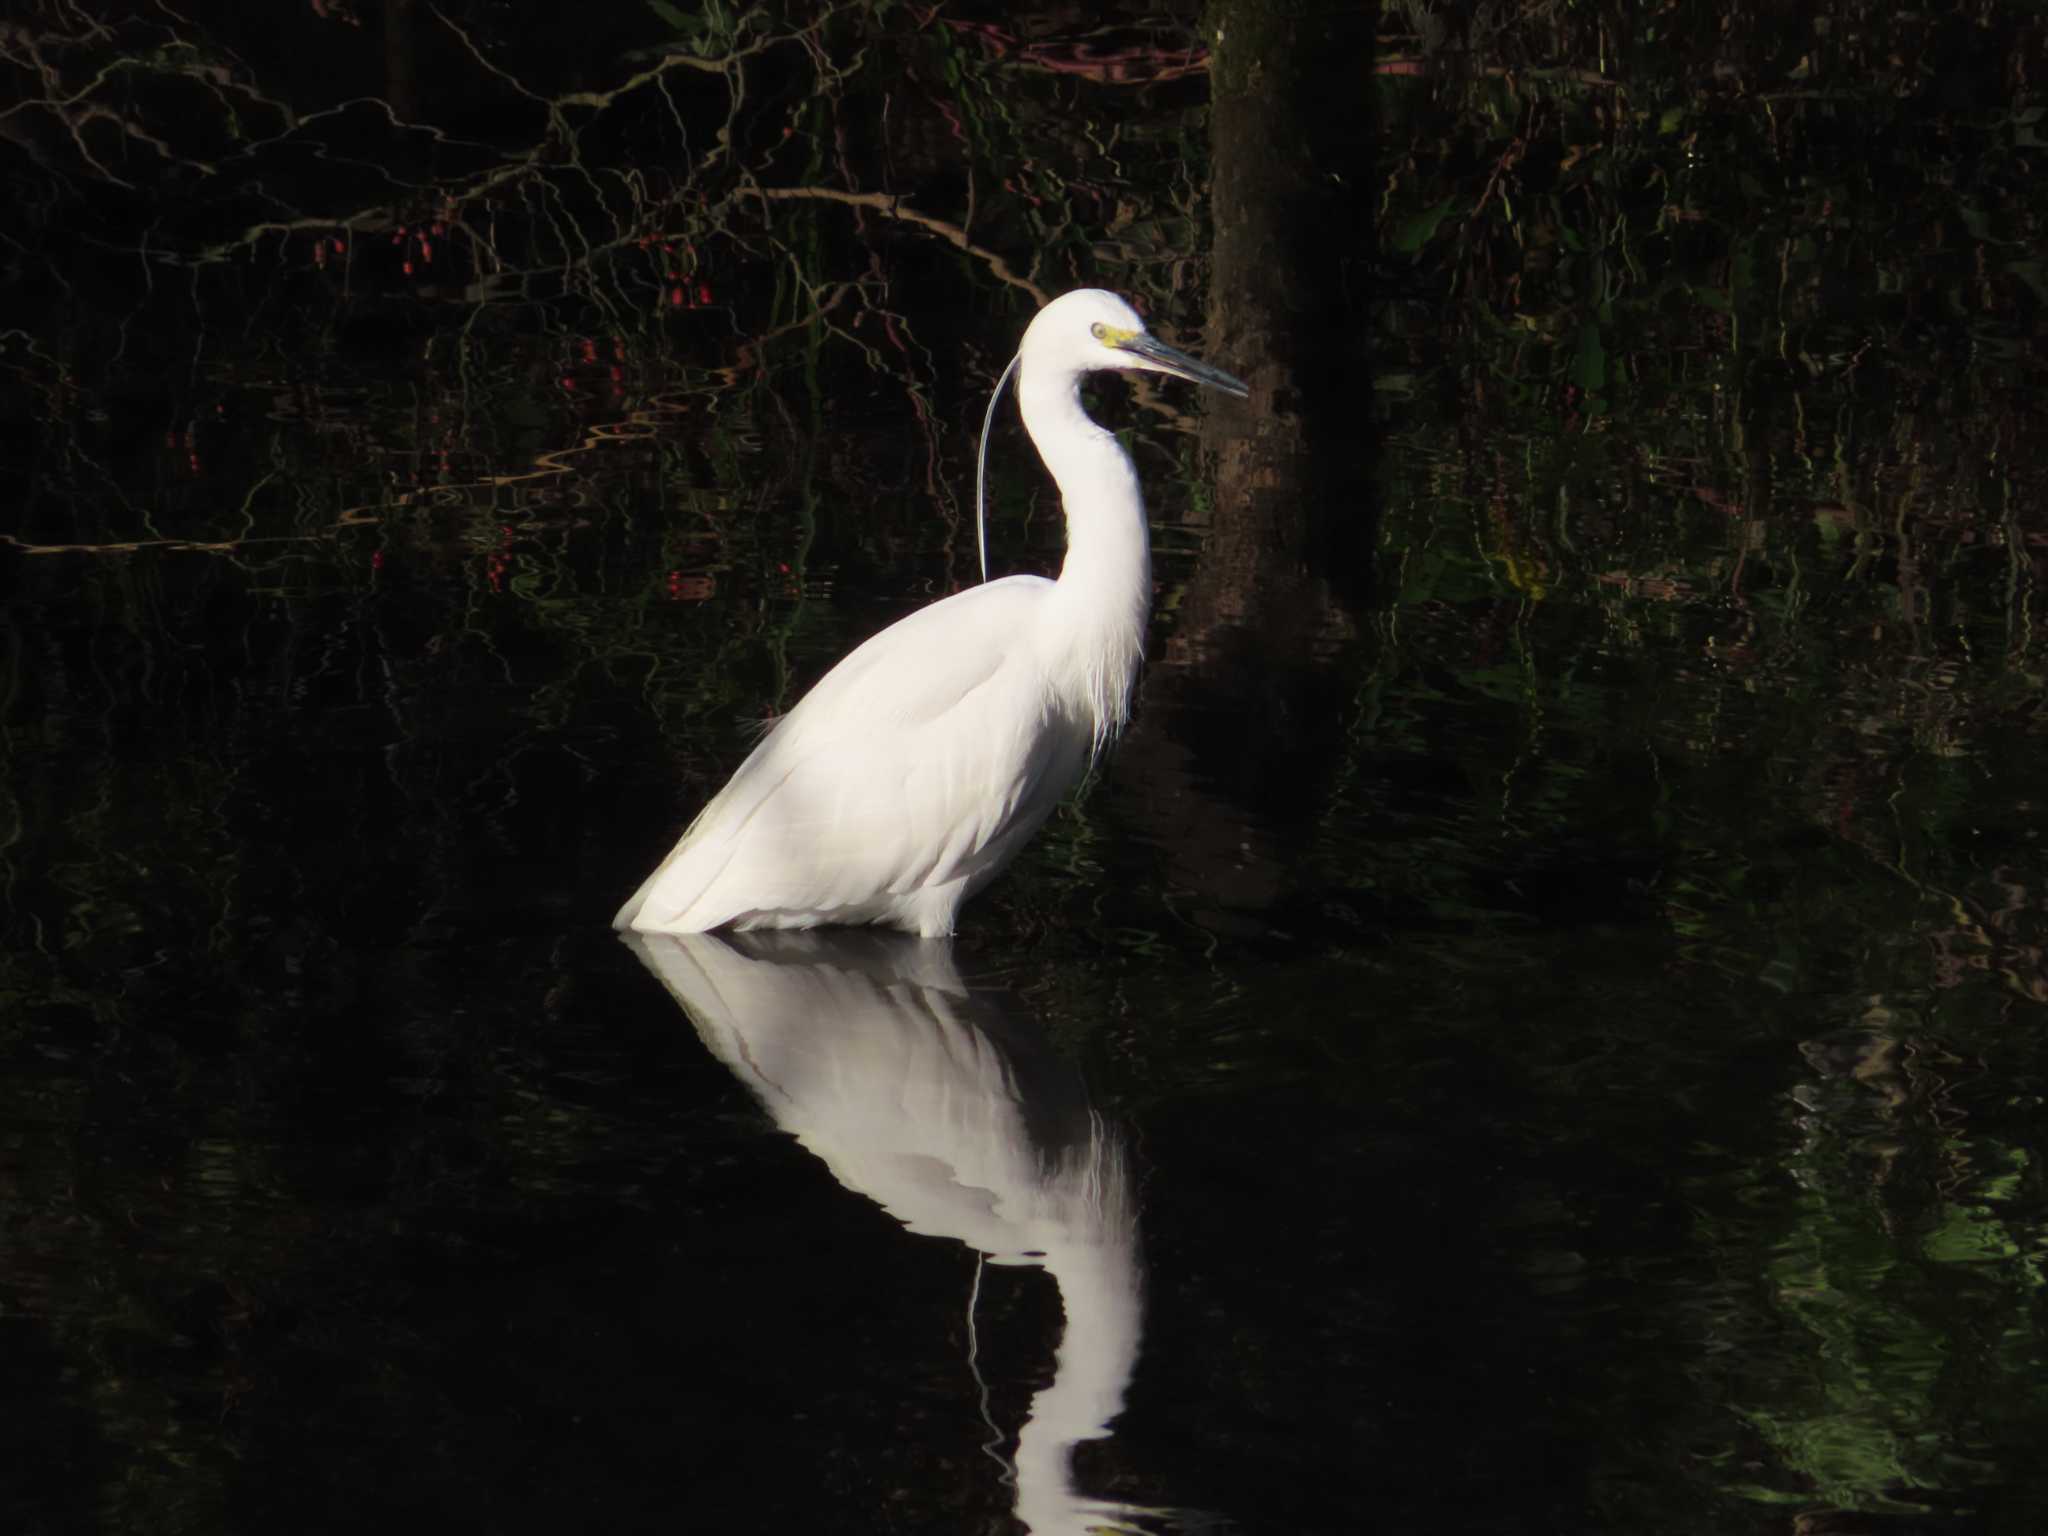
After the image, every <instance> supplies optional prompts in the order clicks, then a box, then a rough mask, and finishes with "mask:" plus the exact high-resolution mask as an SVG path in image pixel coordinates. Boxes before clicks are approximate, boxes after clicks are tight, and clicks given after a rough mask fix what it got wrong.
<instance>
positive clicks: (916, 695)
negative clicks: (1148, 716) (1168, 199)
mask: <svg viewBox="0 0 2048 1536" xmlns="http://www.w3.org/2000/svg"><path fill="white" fill-rule="evenodd" d="M1018 360H1019V371H1018V377H1017V397H1018V402H1019V405H1020V407H1021V409H1022V411H1023V415H1024V426H1025V429H1026V430H1027V431H1028V432H1029V433H1030V434H1031V440H1032V442H1033V443H1034V444H1035V445H1036V446H1037V448H1038V452H1039V456H1040V457H1041V458H1043V459H1044V460H1045V464H1046V468H1047V469H1049V470H1050V471H1051V472H1052V476H1053V479H1054V480H1055V481H1056V482H1057V483H1058V485H1059V488H1060V496H1061V499H1062V501H1063V503H1064V505H1065V508H1066V515H1067V556H1066V560H1065V563H1064V564H1063V565H1062V567H1061V570H1060V577H1059V580H1058V581H1047V580H1045V579H1043V578H1042V577H1037V576H1011V577H1006V578H1005V579H1003V580H1001V581H995V582H990V583H988V584H986V585H984V586H979V587H970V588H968V589H967V590H966V591H964V592H956V593H954V594H953V595H952V596H951V597H947V598H944V599H941V600H940V601H939V602H936V603H933V604H932V605H931V606H930V607H928V608H922V609H920V610H918V611H917V612H916V613H913V614H911V615H909V616H908V617H907V618H904V619H901V620H899V621H898V622H897V623H895V624H892V625H890V626H889V628H887V629H885V630H883V631H882V632H881V633H880V634H878V635H876V636H874V637H873V638H872V639H870V640H868V641H866V642H864V643H863V644H862V645H860V646H858V647H857V648H856V649H855V650H854V651H853V652H851V653H850V654H849V655H848V656H847V657H846V658H845V659H844V660H843V661H841V662H840V663H839V664H838V665H837V666H835V667H834V668H833V669H832V670H831V671H830V672H828V673H826V674H825V676H824V677H823V678H821V679H820V680H819V681H818V683H817V685H816V686H815V687H814V688H812V689H811V691H810V692H809V693H808V694H806V695H805V696H804V697H803V699H802V700H801V701H799V702H798V704H797V705H796V707H795V708H794V709H792V710H791V711H790V712H789V713H788V714H787V715H785V716H784V717H783V718H782V719H781V720H779V721H778V722H776V724H775V727H774V729H773V730H771V731H770V732H769V733H768V734H767V736H765V737H764V738H762V740H761V743H760V745H759V746H757V747H756V748H755V749H754V751H753V753H752V754H751V755H750V756H749V757H748V758H747V760H746V761H745V762H744V763H742V764H741V765H740V769H739V771H738V772H737V773H735V774H734V775H733V776H732V781H731V782H730V783H728V784H727V785H726V786H725V788H724V789H723V790H721V791H720V792H719V793H718V795H717V796H716V797H715V798H713V800H712V801H711V803H710V804H709V805H707V806H705V807H704V810H703V812H702V814H700V815H699V816H698V817H697V819H696V820H695V821H694V822H692V823H691V824H690V827H689V830H688V831H686V832H684V833H683V836H682V839H681V840H680V841H679V842H678V843H677V844H676V846H675V848H674V849H673V850H672V851H671V852H670V853H669V855H668V857H667V858H666V859H664V860H663V861H662V863H661V865H660V867H659V868H657V869H656V870H655V871H654V873H653V874H651V875H649V876H648V877H647V879H646V880H645V881H644V882H642V884H641V886H640V889H639V890H637V891H635V892H634V893H633V895H632V897H631V899H629V900H628V901H627V902H626V904H625V905H624V906H623V907H621V908H620V909H619V914H618V916H617V918H615V919H614V926H615V927H619V928H631V929H635V930H638V931H640V932H642V933H704V932H709V931H710V930H712V929H714V928H723V927H728V926H730V927H733V928H742V929H744V928H813V927H818V926H821V925H824V924H857V923H881V924H886V925H888V926H891V927H896V928H903V929H906V930H908V931H910V932H912V933H917V934H921V935H923V936H925V937H927V938H933V937H937V936H939V935H942V934H949V933H951V932H952V931H953V923H954V918H955V915H956V914H957V913H958V912H959V910H960V905H961V903H962V902H964V901H965V900H966V899H967V898H968V897H969V896H971V895H973V894H974V893H975V892H976V891H978V890H980V889H981V888H982V887H983V886H984V885H986V884H987V883H988V882H989V881H990V880H991V879H993V878H994V877H995V875H996V874H997V872H998V871H1000V870H1001V869H1002V867H1003V866H1004V865H1005V864H1007V863H1008V862H1009V861H1010V859H1011V858H1012V857H1013V856H1014V855H1015V854H1016V852H1017V850H1018V849H1019V848H1021V847H1022V846H1023V845H1024V843H1025V841H1026V840H1027V839H1028V838H1029V837H1030V836H1031V834H1032V833H1033V832H1035V831H1036V830H1037V829H1038V827H1039V825H1040V824H1041V823H1042V822H1043V821H1044V820H1045V818H1046V817H1047V816H1048V815H1050V814H1051V812H1052V809H1053V807H1054V806H1056V805H1057V804H1058V803H1059V800H1060V797H1061V796H1062V795H1064V794H1065V793H1066V792H1067V790H1068V789H1069V788H1071V787H1072V785H1073V784H1074V782H1075V780H1076V779H1078V778H1079V777H1080V775H1081V772H1082V770H1083V769H1084V768H1085V767H1086V766H1087V764H1088V762H1089V761H1090V759H1091V758H1092V756H1093V755H1094V754H1095V753H1097V752H1099V751H1100V750H1101V749H1102V747H1103V746H1104V745H1105V744H1106V743H1107V742H1108V741H1109V739H1110V738H1111V737H1112V736H1114V735H1115V734H1116V732H1117V730H1118V729H1119V728H1120V727H1121V726H1122V725H1123V723H1124V719H1125V717H1126V715H1127V714H1128V712H1129V709H1130V695H1131V685H1132V683H1133V681H1134V680H1135V679H1136V677H1137V671H1138V663H1139V661H1140V660H1141V658H1142V656H1143V653H1144V637H1145V620H1146V615H1147V613H1148V611H1149V610H1150V607H1151V596H1152V592H1151V587H1152V576H1151V557H1150V550H1149V545H1148V542H1147V538H1146V532H1145V510H1144V505H1143V502H1142V500H1141V499H1140V497H1139V494H1138V481H1137V475H1136V473H1135V472H1134V471H1133V469H1132V468H1131V462H1130V459H1129V458H1128V457H1126V456H1125V454H1124V451H1123V449H1122V448H1121V447H1120V446H1118V444H1117V441H1116V439H1115V438H1114V437H1112V436H1111V435H1110V434H1109V433H1107V432H1105V431H1104V430H1103V429H1102V428H1100V427H1098V426H1097V425H1096V424H1095V423H1094V422H1093V421H1091V420H1090V419H1089V417H1088V415H1087V413H1086V412H1085V411H1083V410H1082V408H1081V397H1080V380H1081V376H1082V374H1084V373H1087V372H1090V371H1092V370H1095V369H1101V368H1122V369H1145V370H1150V371H1154V372H1158V373H1166V374H1171V375H1173V376H1175V377H1178V378H1185V379H1191V380H1193V381H1195V382H1197V383H1201V384H1207V385H1210V386H1213V387H1215V388H1218V389H1223V390H1227V391H1228V392H1230V393H1232V394H1236V395H1243V394H1244V393H1246V389H1245V386H1244V385H1243V384H1241V383H1240V382H1238V380H1236V379H1234V378H1232V377H1231V376H1230V375H1229V374H1226V373H1223V372H1221V371H1219V370H1217V369H1214V368H1210V367H1208V366H1206V365H1205V364H1202V363H1198V362H1196V361H1195V360H1194V359H1193V358H1190V357H1187V356H1185V355H1184V354H1182V353H1179V352H1176V351H1174V350H1173V349H1172V348H1170V347H1167V346H1164V345H1162V344H1161V343H1159V342H1157V341H1155V340H1153V338H1152V337H1150V336H1149V335H1147V334H1146V332H1145V328H1144V324H1143V322H1142V321H1140V320H1139V318H1138V316H1137V314H1136V313H1135V312H1134V311H1133V310H1132V309H1131V307H1130V306H1129V305H1128V304H1126V303H1124V301H1123V300H1121V299H1119V298H1117V297H1116V296H1115V295H1114V294H1110V293H1104V292H1102V291H1101V290H1099V289H1080V290H1077V291H1075V292H1073V293H1068V294H1064V295H1062V296H1061V297H1059V298H1057V299H1055V300H1053V301H1052V302H1051V303H1050V304H1048V305H1046V306H1045V308H1044V309H1042V310H1040V311H1039V313H1038V315H1037V316H1036V318H1034V319H1033V320H1032V322H1031V325H1030V327H1029V328H1028V329H1027V330H1026V331H1025V333H1024V341H1023V344H1022V346H1021V347H1020V348H1019V351H1018Z"/></svg>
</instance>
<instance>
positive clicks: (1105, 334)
mask: <svg viewBox="0 0 2048 1536" xmlns="http://www.w3.org/2000/svg"><path fill="white" fill-rule="evenodd" d="M1088 334H1089V335H1090V336H1093V337H1094V338H1095V339H1096V340H1097V341H1107V340H1109V327H1108V326H1106V325H1104V324H1103V323H1102V322H1101V321H1100V320H1098V321H1096V322H1095V323H1094V324H1093V325H1091V326H1089V327H1088Z"/></svg>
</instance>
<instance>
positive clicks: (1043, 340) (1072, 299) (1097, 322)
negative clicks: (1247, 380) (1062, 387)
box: [1017, 288, 1251, 399]
mask: <svg viewBox="0 0 2048 1536" xmlns="http://www.w3.org/2000/svg"><path fill="white" fill-rule="evenodd" d="M1017 357H1018V361H1019V362H1020V363H1022V365H1023V368H1024V371H1025V373H1027V374H1035V373H1039V372H1041V371H1044V372H1052V373H1065V374H1069V375H1071V374H1080V373H1087V372H1091V371H1093V370H1095V369H1098V368H1121V369H1124V370H1127V371H1139V372H1146V373H1164V374H1168V375H1170V376H1171V377H1173V378H1176V379H1187V380H1189V381H1190V382H1191V383H1195V384H1206V385H1208V386H1209V387H1210V388H1211V389H1220V390H1222V391H1223V392H1224V393H1225V394H1229V395H1236V396H1238V397H1239V398H1240V399H1242V398H1243V397H1244V396H1246V395H1248V394H1250V393H1251V391H1250V389H1249V388H1247V387H1246V385H1245V384H1244V383H1243V381H1242V380H1239V379H1236V378H1233V377H1232V376H1231V375H1230V374H1227V373H1225V372H1224V371H1223V370H1222V369H1221V368H1211V367H1210V366H1209V365H1208V364H1207V363H1203V362H1198V361H1196V360H1195V359H1194V358H1192V357H1189V356H1188V355H1187V354H1186V353H1185V352H1178V351H1175V350H1174V349H1173V348H1172V347H1169V346H1167V345H1166V344H1165V343H1164V342H1162V341H1159V340H1157V339H1156V338H1154V337H1153V336H1152V335H1150V334H1149V333H1148V332H1147V331H1146V329H1145V322H1144V321H1143V320H1140V319H1139V318H1138V312H1137V311H1136V310H1134V309H1132V308H1131V306H1130V305H1128V304H1126V303H1125V302H1124V301H1123V300H1122V299H1120V298H1118V297H1117V296H1116V295H1115V294H1113V293H1106V292H1104V291H1103V290H1102V289H1100V288H1077V289H1075V290H1074V291H1073V292H1072V293H1063V294H1061V295H1060V296H1059V297H1058V298H1056V299H1054V300H1053V301H1052V302H1051V303H1050V304H1048V305H1046V306H1045V308H1043V309H1041V310H1040V311H1039V312H1038V315H1037V317H1036V318H1035V319H1033V320H1032V322H1031V325H1030V328H1029V329H1027V330H1026V331H1025V332H1024V344H1023V345H1022V346H1021V347H1020V348H1018V352H1017Z"/></svg>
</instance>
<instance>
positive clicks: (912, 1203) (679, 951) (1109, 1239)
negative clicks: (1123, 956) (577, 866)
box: [626, 931, 1164, 1536]
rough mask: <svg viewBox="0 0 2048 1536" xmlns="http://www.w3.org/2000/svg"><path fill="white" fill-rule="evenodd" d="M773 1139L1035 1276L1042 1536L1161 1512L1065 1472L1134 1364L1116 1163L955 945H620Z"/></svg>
mask: <svg viewBox="0 0 2048 1536" xmlns="http://www.w3.org/2000/svg"><path fill="white" fill-rule="evenodd" d="M626 942H627V943H628V944H629V945H631V947H632V948H633V949H635V950H636V951H637V952H638V953H639V955H640V957H641V959H642V960H644V961H645V962H646V964H647V966H648V968H649V969H650V970H652V971H653V972H654V973H655V974H656V975H657V976H659V977H660V978H661V980H662V982H663V984H664V985H665V986H667V988H668V989H669V991H670V992H671V993H672V994H673V995H674V996H675V998H676V1000H677V1001H678V1002H679V1003H681V1004H682V1006H683V1011H684V1012H685V1013H687V1014H688V1015H689V1016H690V1021H691V1022H692V1023H693V1024H694V1025H696V1027H697V1032H698V1034H699V1035H700V1036H701V1037H702V1038H703V1040H704V1043H705V1044H706V1045H707V1046H709V1047H710V1049H711V1051H712V1054H713V1055H715V1056H717V1057H718V1059H719V1060H720V1061H722V1062H724V1063H725V1064H726V1066H728V1067H729V1068H731V1069H732V1071H733V1073H734V1074H735V1075H737V1076H738V1077H739V1078H740V1079H741V1081H743V1082H744V1083H746V1085H747V1086H748V1088H749V1089H751V1090H752V1091H753V1093H754V1094H755V1096H756V1097H757V1098H759V1099H760V1101H761V1103H762V1104H763V1105H764V1106H765V1107H766V1108H767V1110H768V1112H769V1114H770V1115H772V1116H773V1117H774V1119H775V1123H776V1124H777V1125H778V1126H779V1127H781V1128H782V1129H783V1130H784V1131H787V1132H788V1133H789V1134H790V1135H792V1136H794V1137H795V1138H796V1139H797V1140H798V1142H800V1143H801V1144H802V1145H803V1146H804V1147H805V1148H807V1149H808V1150H809V1151H811V1152H812V1153H814V1154H815V1155H816V1156H817V1157H819V1158H820V1159H821V1160H822V1161H823V1162H824V1163H825V1165H826V1166H827V1167H828V1168H830V1169H831V1171H832V1175H833V1177H834V1178H836V1179H837V1180H838V1181H839V1182H840V1183H841V1184H843V1185H845V1186H846V1188H848V1189H850V1190H852V1191H854V1192H855V1193H856V1194H860V1195H864V1196H866V1197H867V1198H868V1199H870V1200H872V1201H874V1202H875V1203H876V1204H877V1205H879V1206H881V1207H882V1208H883V1209H884V1210H885V1211H887V1212H889V1214H890V1215H892V1216H894V1217H895V1218H896V1219H897V1220H898V1221H900V1222H902V1223H903V1225H904V1226H905V1227H907V1228H908V1229H909V1230H910V1231H912V1232H917V1233H922V1234H925V1235H928V1236H935V1237H949V1238H952V1239H954V1240H956V1241H958V1242H961V1243H964V1244H966V1245H967V1246H968V1247H969V1248H972V1249H974V1250H976V1251H978V1252H979V1253H981V1254H984V1255H985V1256H986V1257H987V1258H988V1260H989V1261H990V1262H992V1263H997V1264H1014V1265H1025V1264H1030V1265H1037V1266H1038V1267H1039V1268H1041V1269H1043V1270H1044V1271H1045V1272H1046V1273H1047V1274H1048V1275H1050V1276H1051V1277H1052V1280H1053V1283H1054V1285H1055V1286H1057V1287H1058V1290H1059V1295H1060V1304H1061V1307H1062V1309H1063V1310H1064V1312H1065V1314H1066V1325H1065V1328H1064V1331H1063V1333H1062V1335H1061V1339H1060V1345H1059V1354H1058V1360H1057V1364H1056V1368H1055V1371H1054V1376H1053V1380H1052V1382H1051V1384H1050V1385H1049V1386H1047V1387H1045V1388H1044V1389H1043V1390H1042V1391H1040V1392H1039V1393H1037V1394H1036V1395H1035V1396H1034V1397H1033V1398H1032V1400H1031V1407H1030V1411H1029V1414H1028V1417H1027V1419H1026V1421H1025V1423H1024V1424H1023V1426H1022V1427H1021V1428H1020V1429H1019V1430H1018V1433H1017V1444H1016V1452H1015V1457H1014V1461H1013V1466H1014V1470H1015V1475H1016V1506H1015V1507H1016V1514H1017V1517H1018V1519H1019V1520H1020V1521H1022V1522H1023V1524H1024V1525H1025V1526H1026V1527H1027V1528H1028V1529H1029V1530H1030V1531H1031V1532H1033V1533H1034V1536H1081V1533H1083V1532H1091V1531H1093V1532H1100V1531H1104V1530H1111V1531H1114V1530H1132V1529H1137V1528H1138V1526H1137V1525H1136V1524H1135V1522H1137V1521H1146V1522H1147V1523H1150V1518H1151V1517H1155V1516H1157V1515H1159V1514H1162V1513H1164V1512H1161V1511H1148V1510H1140V1509H1135V1508H1130V1507H1127V1506H1123V1505H1117V1504H1111V1503H1106V1502H1103V1501H1101V1500H1095V1499H1089V1498H1086V1497H1084V1496H1082V1495H1080V1494H1079V1493H1077V1492H1076V1491H1075V1489H1074V1486H1073V1477H1072V1469H1071V1456H1072V1450H1073V1447H1074V1445H1075V1444H1076V1443H1077V1442H1079V1441H1082V1440H1089V1439H1097V1438H1101V1437H1103V1436H1105V1435H1107V1434H1108V1433H1109V1424H1110V1421H1111V1420H1112V1419H1114V1418H1115V1417H1116V1415H1117V1414H1118V1413H1119V1412H1120V1411H1121V1410H1122V1408H1123V1400H1124V1390H1125V1388H1126V1386H1127V1385H1128V1384H1129V1382H1130V1379H1131V1372H1132V1369H1133V1367H1134V1366H1135V1365H1136V1363H1137V1356H1138V1338H1139V1333H1140V1328H1141V1314H1142V1304H1141V1300H1140V1295H1139V1282H1138V1254H1137V1214H1136V1209H1135V1204H1134V1201H1133V1196H1132V1186H1131V1176H1130V1170H1129V1166H1128V1163H1127V1161H1126V1157H1125V1153H1124V1148H1123V1144H1122V1142H1121V1140H1120V1139H1119V1137H1118V1136H1117V1134H1116V1132H1115V1131H1114V1129H1113V1128H1112V1127H1110V1126H1109V1125H1108V1124H1107V1123H1106V1122H1104V1120H1103V1119H1102V1117H1101V1116H1100V1115H1098V1114H1096V1113H1095V1112H1094V1111H1093V1110H1092V1109H1091V1108H1090V1107H1089V1104H1088V1099H1087V1092H1086V1087H1085V1085H1084V1084H1083V1083H1082V1081H1081V1079H1080V1076H1079V1074H1078V1073H1077V1072H1076V1071H1075V1070H1074V1069H1073V1068H1072V1066H1071V1065H1070V1064H1068V1063H1065V1062H1063V1061H1061V1060H1060V1059H1058V1058H1057V1057H1056V1056H1055V1055H1054V1054H1053V1053H1052V1052H1051V1051H1050V1050H1049V1049H1048V1048H1047V1047H1046V1046H1045V1045H1044V1044H1043V1043H1042V1042H1041V1041H1039V1040H1038V1039H1037V1037H1036V1034H1035V1032H1034V1031H1031V1030H1028V1029H1026V1028H1023V1027H1021V1026H1020V1025H1019V1024H1018V1023H1017V1022H1015V1021H1013V1020H1011V1019H1009V1018H1007V1017H1005V1015H1004V1014H1003V1012H1002V1011H1001V1009H1000V1008H999V1007H998V1006H997V1005H996V1003H995V1000H994V999H992V998H991V997H990V996H988V995H987V994H985V993H974V994H970V993H969V992H968V990H967V988H966V987H965V986H964V985H963V984H962V982H961V980H960V977H959V973H958V972H957V971H956V969H955V968H954V965H953V958H952V950H951V946H950V945H948V944H946V943H944V942H942V941H933V940H920V939H914V938H909V937H906V936H899V935H893V934H886V933H879V932H873V931H869V932H852V931H847V932H836V931H818V932H792V933H767V934H747V935H740V936H734V937H730V938H727V937H720V936H717V935H710V934H676V935H629V936H628V937H627V940H626Z"/></svg>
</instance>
